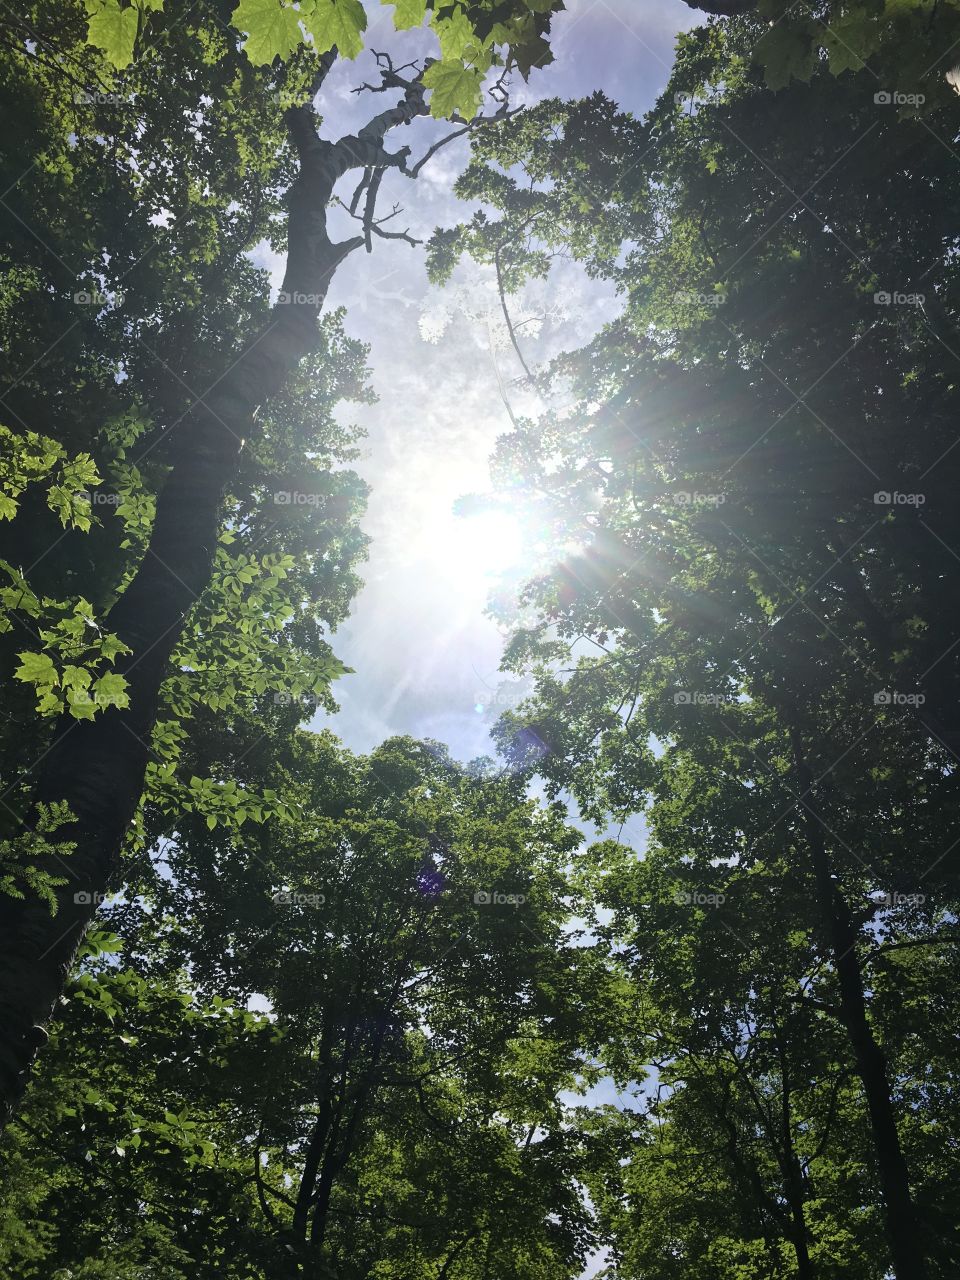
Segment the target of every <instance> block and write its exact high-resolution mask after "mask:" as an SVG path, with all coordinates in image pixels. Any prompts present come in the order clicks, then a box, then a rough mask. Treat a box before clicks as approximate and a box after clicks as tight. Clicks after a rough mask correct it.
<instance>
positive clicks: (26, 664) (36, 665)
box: [13, 652, 60, 688]
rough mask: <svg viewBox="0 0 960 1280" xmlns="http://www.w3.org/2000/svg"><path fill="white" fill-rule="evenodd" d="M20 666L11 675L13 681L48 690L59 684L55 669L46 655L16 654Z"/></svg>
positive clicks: (51, 660)
mask: <svg viewBox="0 0 960 1280" xmlns="http://www.w3.org/2000/svg"><path fill="white" fill-rule="evenodd" d="M17 657H18V658H19V659H20V665H19V667H17V669H16V671H15V672H14V673H13V676H14V679H15V680H23V681H24V682H25V683H26V684H35V685H37V686H38V688H49V687H50V686H51V685H56V684H59V683H60V678H59V676H58V675H57V668H56V667H55V666H54V664H53V659H52V658H51V657H50V655H49V654H48V653H29V652H25V653H18V654H17Z"/></svg>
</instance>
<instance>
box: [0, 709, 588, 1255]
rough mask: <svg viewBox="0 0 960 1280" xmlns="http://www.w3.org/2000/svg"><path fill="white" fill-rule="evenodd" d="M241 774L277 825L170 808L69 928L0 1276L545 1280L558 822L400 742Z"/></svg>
mask: <svg viewBox="0 0 960 1280" xmlns="http://www.w3.org/2000/svg"><path fill="white" fill-rule="evenodd" d="M257 723H258V722H257V720H256V718H255V717H251V718H249V720H248V721H247V722H246V723H244V720H243V719H242V718H240V719H238V720H237V721H236V722H235V724H234V730H235V732H237V733H242V732H246V733H248V734H249V736H250V737H251V739H253V740H255V737H256V734H255V729H256V725H257ZM218 741H219V743H220V745H221V748H222V743H223V735H222V732H221V733H220V734H219V735H216V734H215V733H214V732H213V726H212V725H211V734H210V737H209V739H208V743H209V745H210V746H211V747H213V746H214V744H215V743H216V742H218ZM277 752H279V757H278V755H277ZM268 761H269V764H270V776H271V777H272V779H273V780H275V781H279V782H280V783H281V786H282V791H283V794H284V796H285V797H286V798H287V800H288V803H289V806H290V810H291V816H290V817H289V818H288V819H286V820H282V821H272V822H270V823H268V824H265V825H263V826H261V827H253V826H250V825H249V824H246V825H244V826H242V827H240V828H237V829H234V830H232V831H230V830H228V829H226V828H222V827H217V828H216V829H215V831H211V830H210V829H209V828H208V826H207V824H206V822H205V821H203V820H202V818H201V816H200V815H195V816H193V817H191V816H190V815H185V821H184V823H183V830H182V832H180V833H179V835H178V838H177V842H176V843H175V844H174V843H172V842H169V841H165V842H164V843H163V849H164V854H165V869H164V874H163V876H162V877H161V876H150V875H145V874H141V875H140V880H139V883H133V884H131V885H129V886H128V887H127V888H126V889H125V891H124V894H123V895H122V898H121V899H118V900H117V901H116V902H115V903H114V904H111V905H110V906H109V907H107V908H106V909H105V912H104V920H103V923H104V924H105V925H106V926H107V927H108V928H111V927H112V928H115V929H116V930H117V933H116V935H114V936H111V935H110V934H109V933H107V934H104V933H103V932H101V933H98V934H94V935H91V939H90V943H89V945H88V952H89V953H90V954H89V955H88V959H87V961H86V962H85V964H84V966H83V969H82V971H81V973H80V975H79V976H78V977H77V978H76V979H75V980H74V981H73V982H72V983H71V987H70V990H69V998H68V1000H67V1001H66V1004H67V1008H66V1010H65V1013H64V1016H63V1019H62V1023H61V1025H59V1026H58V1027H57V1029H56V1031H55V1039H54V1043H53V1044H52V1046H51V1049H50V1051H49V1052H48V1053H46V1054H45V1055H44V1057H43V1060H42V1063H41V1066H40V1072H39V1075H38V1077H37V1079H36V1082H35V1084H34V1085H33V1087H32V1089H31V1091H30V1093H29V1095H28V1098H27V1099H26V1101H25V1104H24V1108H23V1111H22V1113H21V1114H19V1115H18V1117H17V1119H16V1120H15V1122H14V1124H13V1127H12V1129H11V1132H10V1135H9V1138H8V1141H7V1144H6V1154H7V1159H8V1177H9V1178H10V1179H11V1180H13V1179H14V1178H16V1179H17V1180H18V1181H19V1188H20V1189H19V1191H18V1192H17V1193H16V1194H15V1196H14V1204H13V1208H14V1210H15V1212H14V1213H12V1214H11V1215H10V1219H8V1221H7V1224H6V1230H5V1231H4V1232H3V1233H0V1250H5V1254H0V1256H4V1257H5V1265H7V1266H8V1267H10V1268H11V1269H15V1270H16V1272H17V1274H21V1275H24V1276H29V1275H32V1274H37V1275H40V1274H44V1275H49V1274H50V1272H51V1269H52V1268H55V1267H62V1268H69V1269H70V1270H71V1271H73V1269H74V1268H75V1267H78V1266H79V1267H80V1268H81V1270H80V1272H79V1274H86V1273H87V1271H88V1270H89V1271H90V1273H91V1274H94V1273H95V1268H96V1267H106V1268H108V1270H107V1272H106V1273H107V1274H110V1275H112V1276H113V1275H116V1276H117V1277H120V1276H123V1277H126V1276H127V1275H130V1276H133V1275H140V1274H143V1270H142V1268H144V1267H147V1268H149V1269H150V1270H151V1273H152V1269H154V1268H156V1269H157V1271H156V1273H157V1274H161V1273H162V1274H164V1275H214V1274H227V1275H230V1276H245V1277H253V1276H257V1277H259V1276H267V1275H270V1276H278V1277H279V1276H287V1275H290V1276H301V1275H309V1276H326V1275H336V1276H338V1277H343V1280H346V1278H347V1277H357V1280H359V1278H360V1277H363V1276H368V1275H370V1274H373V1273H374V1272H376V1273H377V1274H390V1275H397V1276H399V1275H414V1274H424V1273H429V1274H431V1275H433V1274H435V1275H438V1276H439V1275H451V1276H452V1275H457V1276H462V1277H474V1276H476V1277H479V1276H480V1275H482V1274H485V1273H488V1272H489V1270H491V1269H495V1270H496V1272H497V1274H499V1275H503V1276H511V1277H512V1276H515V1277H517V1278H518V1280H519V1277H521V1276H530V1275H534V1276H540V1277H544V1280H547V1278H548V1277H549V1278H550V1280H559V1278H560V1277H564V1278H565V1280H567V1278H569V1280H572V1277H574V1276H576V1275H577V1274H579V1271H580V1270H581V1268H582V1265H583V1258H584V1253H585V1250H586V1247H587V1246H588V1244H589V1242H590V1240H591V1233H590V1222H589V1215H588V1213H587V1210H586V1208H585V1206H584V1204H583V1201H582V1198H581V1196H580V1194H579V1191H578V1188H577V1186H576V1183H575V1172H576V1167H577V1166H576V1150H575V1135H574V1133H573V1132H572V1130H571V1129H570V1127H569V1124H568V1123H567V1121H566V1116H565V1110H564V1108H563V1107H562V1106H561V1105H560V1104H559V1103H558V1101H557V1093H558V1091H559V1090H560V1089H561V1088H564V1087H571V1086H572V1085H575V1084H576V1077H577V1074H578V1070H579V1059H578V1053H579V1049H580V1045H581V1044H582V1043H583V1042H584V1039H585V1037H586V1036H587V1035H588V1034H589V1032H588V1028H587V1019H586V1018H585V1016H584V1013H583V1008H584V1005H583V993H582V981H581V979H580V977H579V976H578V967H579V966H578V957H579V952H578V950H577V948H576V947H575V946H573V945H570V943H565V942H564V939H563V933H562V930H563V927H564V924H565V922H566V920H567V918H568V912H569V907H568V906H567V904H566V902H565V898H566V893H567V884H566V881H565V876H564V864H565V863H566V861H567V860H568V858H569V855H570V852H571V850H572V849H573V848H574V847H575V846H576V844H577V843H578V842H579V839H580V837H579V834H578V833H577V832H575V831H573V830H572V829H570V828H569V827H567V826H565V824H564V822H563V821H562V817H561V813H560V811H559V809H557V808H551V809H543V808H539V807H538V806H535V805H534V804H532V803H531V802H530V801H529V800H527V799H526V798H525V797H524V796H523V790H522V785H520V784H518V782H517V781H516V780H515V779H513V778H511V777H510V776H509V775H507V776H499V777H498V776H496V775H495V774H493V773H492V772H491V770H490V769H489V767H478V768H476V769H473V770H470V771H468V770H464V769H462V768H460V767H458V766H455V765H454V764H453V763H452V762H451V761H450V760H449V758H448V757H447V756H446V755H445V753H444V752H443V751H442V750H440V749H438V748H436V747H431V746H429V745H428V744H418V743H414V742H411V741H408V740H396V741H392V742H388V743H385V744H384V745H383V747H381V748H379V749H378V750H377V751H376V752H375V753H374V754H373V755H372V756H371V757H369V758H368V759H355V758H353V757H351V756H349V754H348V753H346V752H345V751H343V750H342V749H340V748H339V747H338V746H337V745H336V744H335V742H334V741H333V740H332V739H331V737H330V736H329V735H320V736H314V735H311V734H305V733H298V734H296V735H295V736H294V737H293V738H292V739H291V738H289V737H288V736H279V735H278V737H277V739H276V742H275V748H274V750H272V751H271V750H268V751H267V752H265V753H264V752H261V754H260V755H259V756H258V757H256V758H255V760H254V762H253V764H250V763H249V756H247V757H246V761H245V766H244V768H242V769H241V768H238V769H237V770H236V771H235V772H236V774H237V777H236V781H237V782H238V784H239V783H241V782H242V784H243V785H244V786H245V787H249V786H251V785H252V784H253V778H252V777H250V776H244V774H246V775H251V774H252V775H256V774H257V773H259V772H260V770H261V769H262V768H263V767H264V766H265V765H266V764H267V762H268ZM207 763H208V765H210V764H212V763H213V762H212V761H210V762H207ZM221 763H225V762H221ZM485 899H486V900H485ZM98 947H99V948H100V951H99V953H98V952H97V948H98ZM104 951H106V952H107V953H109V954H111V955H112V956H113V958H112V960H111V959H110V958H108V957H105V956H104ZM588 967H589V965H588ZM187 975H189V977H188V976H187ZM252 995H257V996H258V997H259V1001H260V1003H261V1004H262V1005H265V1006H266V1007H267V1009H268V1010H269V1012H268V1013H266V1014H264V1013H259V1014H251V1013H248V1012H244V1006H245V1005H246V1004H248V1003H249V1001H250V997H251V996H252ZM9 1189H10V1190H12V1186H11V1187H10V1188H9ZM53 1196H55V1197H56V1198H57V1199H58V1201H59V1202H60V1205H61V1208H60V1212H59V1213H58V1215H57V1228H56V1230H49V1231H46V1232H44V1231H41V1230H39V1228H38V1225H37V1224H39V1223H40V1222H42V1221H43V1218H44V1216H45V1213H46V1205H47V1204H48V1202H49V1199H50V1198H51V1197H53ZM92 1197H93V1198H94V1199H95V1203H92V1202H91V1198H92ZM188 1203H189V1204H190V1205H191V1206H192V1212H191V1213H189V1214H184V1211H183V1207H184V1206H185V1205H186V1204H188ZM111 1267H112V1268H113V1270H109V1268H111Z"/></svg>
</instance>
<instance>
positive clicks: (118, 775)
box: [0, 50, 427, 1122]
mask: <svg viewBox="0 0 960 1280" xmlns="http://www.w3.org/2000/svg"><path fill="white" fill-rule="evenodd" d="M335 58H336V50H332V51H331V53H330V54H329V55H324V57H323V58H322V59H321V60H320V66H319V70H318V74H317V78H316V80H315V82H314V93H315V92H317V91H318V90H319V88H320V85H321V83H322V81H323V78H324V77H325V75H326V73H327V72H328V71H329V69H330V66H332V64H333V61H334V60H335ZM385 87H402V88H403V89H404V97H403V101H402V102H400V103H399V105H397V106H395V107H393V108H391V109H389V110H387V111H384V112H382V113H381V114H379V115H378V116H376V117H375V118H374V119H373V120H371V121H370V123H369V124H368V125H366V126H365V127H364V128H363V129H361V130H360V131H359V133H358V134H357V135H355V136H348V137H345V138H341V139H340V140H339V141H338V142H335V143H333V142H329V141H325V140H323V139H321V138H319V137H318V136H317V133H316V128H315V121H314V117H313V110H312V106H310V105H308V106H306V107H299V108H294V109H293V110H292V111H290V112H288V116H287V119H288V124H289V127H290V134H291V138H292V140H293V142H294V144H295V146H296V148H297V151H298V154H299V158H300V171H299V174H298V176H297V179H296V181H295V182H294V184H293V186H292V187H291V190H290V196H289V222H288V244H289V249H288V255H287V264H286V272H285V276H284V281H283V293H282V295H281V299H282V301H281V302H280V303H279V304H278V305H277V306H276V307H274V309H273V310H272V312H271V313H270V317H269V321H268V323H267V324H266V325H265V327H264V328H263V329H262V330H261V332H260V333H259V334H258V335H257V337H256V339H255V340H254V341H253V342H251V343H250V344H249V345H248V346H246V348H245V349H244V350H242V351H238V352H237V354H236V357H235V359H234V361H233V363H232V364H231V366H230V367H229V368H228V369H227V370H226V372H225V373H224V374H223V375H222V376H221V378H220V379H219V381H218V382H217V383H216V384H215V385H214V386H213V387H212V388H210V390H209V391H208V392H207V393H206V395H205V396H204V397H203V399H202V400H201V401H199V402H198V403H197V404H196V405H194V406H193V408H192V410H191V411H190V413H189V414H188V415H187V416H186V417H185V418H184V419H183V421H182V422H181V423H180V424H179V425H178V426H177V427H176V428H175V430H176V440H177V448H176V451H175V461H174V466H173V469H172V471H171V473H170V475H169V477H168V479H167V482H166V484H165V485H164V487H163V490H162V491H161V493H160V495H159V497H158V500H157V511H156V518H155V521H154V526H153V529H152V531H151V536H150V542H149V546H148V549H147V552H146V554H145V556H144V558H143V560H142V562H141V564H140V566H139V568H138V570H137V572H136V575H135V577H134V578H133V580H132V581H131V582H130V584H129V586H128V587H127V590H126V591H125V592H124V594H123V596H122V597H121V598H120V599H119V600H118V601H117V603H116V605H115V606H114V608H113V609H112V610H111V612H110V614H109V615H108V617H107V618H106V626H107V627H108V628H109V629H110V630H111V631H115V632H116V633H117V634H118V635H119V637H120V639H121V640H123V641H124V643H125V644H127V645H129V646H130V649H131V650H132V652H131V653H130V654H129V655H127V656H126V657H125V658H124V659H123V660H122V661H120V662H118V663H117V664H116V669H117V670H118V671H119V672H120V673H121V674H122V675H124V676H125V677H126V679H127V682H128V692H129V699H130V705H129V707H128V708H126V709H124V710H121V709H118V708H113V707H111V708H109V709H107V710H106V711H104V712H101V713H98V714H97V716H96V717H95V718H94V719H93V720H91V721H76V720H73V719H71V718H70V717H69V716H65V717H64V718H63V719H62V720H61V721H60V722H59V723H58V724H57V726H56V732H55V734H54V741H53V745H52V746H51V747H50V748H49V750H48V751H47V753H46V756H45V757H44V759H43V760H42V762H41V764H40V766H39V767H38V770H37V785H36V790H35V796H36V800H37V801H38V802H47V803H49V802H52V801H64V800H65V801H67V803H68V804H69V806H70V809H71V813H72V815H73V820H72V821H71V822H70V823H69V824H67V825H65V826H63V827H61V828H59V829H58V831H57V839H58V840H64V841H71V842H73V843H74V845H75V850H74V852H73V853H72V855H71V856H70V858H69V860H68V870H69V873H70V877H71V879H70V883H69V884H68V885H65V886H64V887H63V888H62V889H61V890H59V891H58V893H57V900H58V910H57V914H56V915H55V916H51V914H50V911H49V909H48V907H47V906H46V904H45V903H44V902H43V901H41V900H38V899H36V898H34V899H26V900H23V901H19V900H16V899H13V898H9V897H7V896H6V895H5V896H4V900H3V902H2V903H0V1122H5V1121H6V1120H7V1119H8V1118H9V1115H10V1114H11V1112H12V1110H13V1108H14V1107H15V1106H16V1105H17V1103H18V1101H19V1099H20V1097H21V1096H22V1093H23V1090H24V1088H25V1086H26V1082H27V1079H28V1074H29V1069H30V1065H31V1063H32V1060H33V1057H34V1055H35V1053H36V1051H37V1049H38V1047H39V1046H40V1045H41V1044H42V1043H44V1041H45V1040H46V1031H45V1024H46V1023H47V1022H48V1021H49V1020H50V1018H51V1016H52V1013H53V1010H54V1008H55V1006H56V1002H57V1000H58V998H59V996H60V993H61V991H62V989H63V984H64V982H65V979H66V977H67V974H68V973H69V971H70V968H71V966H72V964H73V962H74V958H75V956H76V951H77V947H78V946H79V944H80V941H81V940H82V938H83V934H84V931H85V930H86V928H87V926H88V925H89V923H90V921H91V920H92V918H93V916H94V914H95V912H96V906H97V902H98V901H99V900H100V897H101V896H102V895H103V894H105V893H106V891H107V890H108V888H109V887H110V885H111V881H112V878H113V877H114V876H115V875H116V874H117V871H118V869H119V862H120V851H121V847H122V844H123V839H124V836H125V833H126V831H127V828H128V827H129V825H130V822H131V820H132V818H133V817H134V814H135V812H136V809H137V805H138V803H139V801H140V795H141V792H142V789H143V780H144V775H145V771H146V766H147V760H148V756H149V753H150V745H149V744H150V736H151V733H152V731H153V726H154V723H155V720H156V716H157V704H158V696H159V691H160V686H161V684H162V682H163V680H164V678H165V676H166V674H167V671H168V664H169V659H170V655H171V653H172V652H173V649H174V647H175V645H176V643H177V640H178V639H179V637H180V635H181V633H182V631H183V626H184V622H185V619H186V617H187V614H188V613H189V611H190V608H191V607H192V605H193V603H194V601H195V600H196V599H197V598H198V596H199V595H200V594H201V592H202V591H203V589H204V588H205V586H206V585H207V584H208V582H209V580H210V574H211V567H212V563H213V556H214V552H215V549H216V544H217V533H218V525H219V515H220V504H221V500H222V496H223V491H224V488H225V487H226V485H227V484H228V483H229V481H230V480H231V478H232V477H233V475H234V474H235V472H236V469H237V463H238V459H239V456H240V450H241V447H242V444H243V441H244V440H245V439H247V438H249V437H250V436H251V434H252V433H253V431H254V429H255V415H256V411H257V409H258V408H259V406H261V405H262V404H264V403H265V402H267V401H269V400H270V399H271V398H272V397H273V396H275V395H276V394H277V392H278V391H280V390H281V388H282V387H283V385H284V383H285V381H286V378H287V376H288V374H289V373H290V372H291V371H292V370H293V369H294V368H295V367H296V366H297V365H298V364H299V363H300V361H301V360H302V359H303V358H304V357H305V356H306V355H307V354H308V353H309V352H310V351H311V350H313V349H314V348H315V346H316V343H317V341H318V330H317V317H318V315H319V312H320V308H321V306H322V303H323V300H324V298H325V295H326V292H327V289H328V287H329V284H330V280H331V278H332V276H333V274H334V272H335V271H336V269H337V267H338V266H339V264H340V263H341V262H342V261H343V259H344V258H345V257H346V256H347V254H349V253H350V252H352V251H353V250H354V249H356V248H359V247H361V246H362V245H363V244H364V243H365V237H364V236H357V237H355V238H353V239H350V240H347V241H344V242H341V243H334V242H333V241H332V240H331V239H330V237H329V235H328V232H327V216H326V214H327V206H328V204H329V202H330V199H331V197H332V194H333V188H334V185H335V184H336V182H337V181H338V179H339V178H341V177H342V176H343V175H344V174H346V173H347V172H349V171H350V170H354V169H369V170H370V171H377V170H382V169H384V168H387V167H390V166H393V167H398V168H401V169H403V168H405V164H406V156H407V154H408V152H407V150H406V149H403V150H401V151H399V152H397V153H395V154H393V153H388V152H387V151H385V150H384V145H383V141H384V137H385V135H386V133H387V131H388V130H389V129H391V128H393V127H394V126H396V125H400V124H409V123H410V122H411V121H412V120H413V119H414V118H415V117H416V116H419V115H423V114H425V113H426V110H427V108H426V106H425V103H424V91H423V87H422V85H421V84H420V83H419V81H414V82H412V83H409V82H405V81H401V80H399V79H398V78H397V80H396V85H389V86H385Z"/></svg>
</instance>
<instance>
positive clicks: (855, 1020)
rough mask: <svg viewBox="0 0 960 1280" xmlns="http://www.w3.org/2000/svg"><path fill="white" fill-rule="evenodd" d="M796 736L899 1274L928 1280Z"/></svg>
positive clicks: (847, 915) (850, 931)
mask: <svg viewBox="0 0 960 1280" xmlns="http://www.w3.org/2000/svg"><path fill="white" fill-rule="evenodd" d="M792 738H793V752H794V764H795V774H796V781H797V786H798V794H799V795H800V796H802V797H803V799H802V801H801V803H800V806H799V807H800V809H801V812H802V815H803V821H804V831H805V836H806V840H807V845H808V848H809V850H810V855H811V858H812V861H813V871H814V877H815V880H816V886H817V906H818V912H819V915H820V917H821V920H822V922H823V924H824V926H825V933H826V936H827V940H828V943H829V947H830V951H831V953H832V959H833V964H834V968H835V971H836V975H837V982H838V986H839V989H840V1019H841V1021H842V1022H843V1025H844V1028H845V1030H846V1032H847V1036H848V1037H849V1040H850V1045H851V1048H852V1050H853V1058H854V1062H855V1064H856V1071H857V1075H858V1076H859V1077H860V1082H861V1085H862V1086H863V1094H864V1098H865V1100H866V1104H867V1112H868V1115H869V1117H870V1130H871V1135H872V1138H873V1148H874V1153H875V1156H876V1161H877V1172H878V1174H879V1177H880V1188H881V1191H882V1193H883V1202H884V1219H885V1224H886V1229H887V1237H888V1240H889V1244H890V1256H891V1260H892V1262H893V1269H894V1274H895V1276H896V1280H928V1271H927V1266H926V1263H925V1261H924V1254H925V1249H924V1242H923V1237H922V1233H921V1230H920V1224H919V1222H918V1220H917V1214H916V1209H915V1207H914V1204H913V1198H912V1196H911V1192H910V1178H909V1173H908V1170H907V1162H906V1160H905V1159H904V1155H903V1149H902V1147H901V1146H900V1135H899V1133H898V1131H897V1120H896V1113H895V1111H894V1107H893V1101H892V1098H891V1095H890V1082H889V1078H888V1074H887V1063H886V1059H885V1057H884V1054H883V1050H882V1049H881V1047H880V1045H879V1044H878V1043H877V1040H876V1038H875V1036H874V1034H873V1028H872V1027H871V1025H870V1020H869V1018H868V1016H867V1002H866V997H865V996H864V984H863V973H862V970H861V967H860V957H859V954H858V950H857V945H858V942H859V938H858V934H857V929H856V926H855V924H854V920H853V916H852V914H851V911H850V908H849V906H848V905H847V902H846V900H845V898H844V897H843V894H842V893H841V892H840V889H839V888H838V886H837V882H836V880H835V879H834V877H833V873H832V870H831V865H830V856H829V853H828V851H827V847H826V843H825V841H824V837H823V831H824V827H823V825H822V823H821V821H820V818H819V815H818V813H817V810H816V800H815V792H814V781H813V777H812V775H811V772H810V768H809V766H808V764H807V762H806V759H805V756H804V752H803V746H802V742H801V740H800V735H799V732H798V731H797V730H796V729H795V728H794V730H793V732H792Z"/></svg>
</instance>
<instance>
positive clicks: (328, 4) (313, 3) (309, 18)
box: [300, 0, 367, 58]
mask: <svg viewBox="0 0 960 1280" xmlns="http://www.w3.org/2000/svg"><path fill="white" fill-rule="evenodd" d="M300 16H301V18H302V19H303V25H304V26H305V27H306V29H307V30H308V31H309V32H310V34H311V35H312V36H313V41H314V44H315V45H316V49H317V53H326V51H327V50H328V49H332V48H333V47H334V46H336V48H337V51H338V53H340V55H341V56H342V57H344V58H355V57H357V55H358V54H359V53H362V52H363V36H362V32H364V31H365V30H366V29H367V15H366V14H365V13H364V11H363V5H362V4H361V3H360V0H304V3H303V4H302V5H301V7H300Z"/></svg>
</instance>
